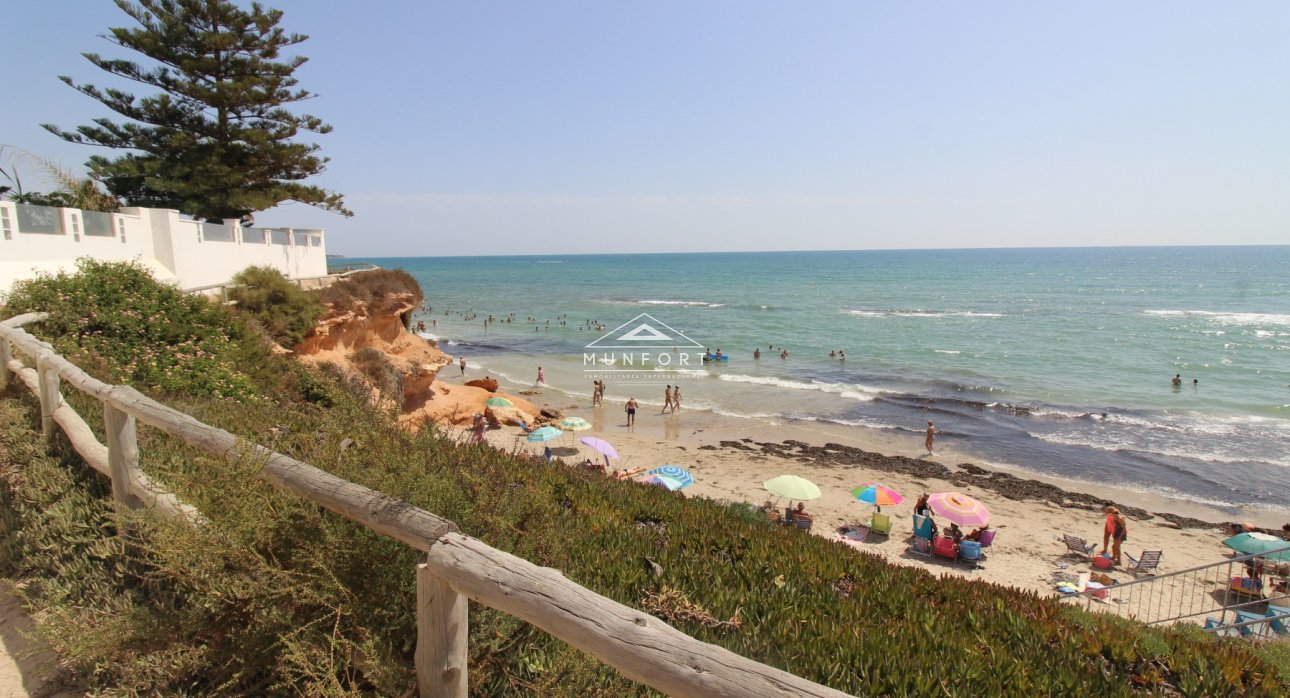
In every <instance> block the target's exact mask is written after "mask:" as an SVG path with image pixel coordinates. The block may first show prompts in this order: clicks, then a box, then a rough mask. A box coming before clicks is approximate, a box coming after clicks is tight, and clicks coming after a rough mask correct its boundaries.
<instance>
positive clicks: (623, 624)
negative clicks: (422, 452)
mask: <svg viewBox="0 0 1290 698" xmlns="http://www.w3.org/2000/svg"><path fill="white" fill-rule="evenodd" d="M45 317H47V316H46V315H45V314H44V313H29V314H26V315H20V316H17V317H14V318H11V319H9V320H6V321H4V322H0V389H4V388H6V387H7V386H8V384H9V383H10V382H12V381H18V382H21V383H23V384H25V385H26V386H27V387H28V388H29V389H30V390H31V391H32V392H33V393H34V394H35V395H36V396H37V397H39V399H40V416H41V430H42V432H43V433H44V434H45V436H46V437H51V436H52V435H53V433H54V426H55V425H57V426H58V427H60V428H62V430H63V432H64V433H65V434H66V435H67V438H68V440H69V441H70V442H71V444H72V447H73V448H75V449H76V451H77V452H78V453H80V455H81V457H83V458H84V459H85V461H86V462H87V463H88V464H89V465H90V467H92V468H94V469H95V470H97V471H99V472H100V473H103V474H104V475H107V476H108V477H109V478H111V480H112V495H113V498H114V499H115V500H116V501H117V502H118V503H119V505H120V506H127V507H153V508H155V509H156V510H157V511H159V512H162V513H163V514H165V515H168V516H172V517H175V518H179V519H183V520H187V521H190V522H192V523H193V524H194V525H202V524H203V522H204V521H205V519H204V518H203V517H202V515H201V513H200V512H198V511H197V510H195V509H194V508H193V507H192V506H190V505H188V504H185V503H184V502H181V501H180V500H179V499H178V498H177V497H175V496H174V495H173V494H171V493H168V492H165V491H163V490H162V489H161V488H160V487H158V486H157V485H156V483H154V482H153V481H152V480H151V479H150V478H149V477H148V476H147V475H146V474H144V473H143V472H142V471H141V470H140V469H139V449H138V445H137V442H136V440H135V428H136V425H137V423H140V422H142V423H143V424H146V425H148V426H150V427H153V428H155V429H157V430H159V431H162V432H164V433H166V434H169V435H170V436H172V437H175V438H177V439H180V440H182V441H184V442H185V443H188V444H190V445H192V446H195V447H197V448H200V449H202V450H204V451H207V452H208V453H211V454H214V455H216V456H221V457H225V456H228V455H230V454H243V453H248V452H249V453H254V454H257V455H259V456H261V457H263V458H264V459H265V464H264V466H263V468H262V469H261V470H260V475H261V476H262V477H263V478H264V479H265V480H267V481H268V482H269V483H271V484H272V485H273V486H275V487H278V488H280V489H283V490H286V491H288V492H291V493H292V494H295V495H297V496H299V497H303V498H304V499H307V500H309V501H311V502H313V503H315V504H318V505H320V506H322V507H324V508H326V509H328V510H330V511H332V512H334V513H336V514H339V515H341V516H343V517H345V518H347V519H350V520H352V521H355V522H357V523H359V524H362V525H363V526H366V527H367V528H369V529H371V530H373V531H376V532H377V533H381V534H383V535H386V536H390V537H391V538H394V539H396V540H399V541H402V542H403V543H405V544H407V545H410V546H412V547H413V548H416V549H418V550H421V551H423V552H425V558H424V562H422V563H421V564H418V565H417V567H416V570H415V574H416V580H417V584H416V587H417V600H416V604H417V613H416V617H417V645H416V652H415V660H414V661H415V664H416V672H417V685H418V688H419V690H420V695H422V696H436V697H438V696H443V697H445V698H447V697H451V698H463V697H464V696H466V695H467V683H466V679H467V667H466V658H467V627H468V626H467V599H471V600H474V601H475V602H477V603H482V604H484V605H486V606H489V607H491V608H495V609H498V610H500V611H504V612H506V613H509V614H511V615H513V616H515V617H517V618H520V619H522V620H524V621H526V622H528V623H531V624H532V625H534V626H536V627H538V628H541V629H542V630H544V631H546V632H548V633H550V634H552V635H554V636H556V637H558V638H560V639H561V640H563V641H565V642H567V643H568V644H570V645H572V646H574V647H577V648H578V649H580V650H582V651H583V652H586V653H587V654H590V655H591V656H593V657H596V658H597V659H600V660H601V661H603V662H605V663H607V664H609V665H611V666H613V667H614V668H615V669H617V670H618V671H619V672H621V673H622V674H623V675H624V676H626V677H627V678H629V679H632V680H633V681H638V682H640V683H643V684H646V685H648V686H652V687H653V688H656V689H658V690H660V691H662V692H664V693H667V694H669V695H673V696H695V697H696V698H698V697H710V696H729V697H731V698H735V697H738V698H746V697H747V696H783V697H784V698H788V697H789V696H829V697H840V696H846V695H847V694H845V693H842V692H840V691H837V690H834V689H832V688H828V687H827V686H821V685H819V684H816V683H812V682H810V681H807V680H805V679H803V678H801V677H798V676H794V675H792V674H789V673H787V672H785V671H782V670H780V669H776V668H774V667H770V666H766V665H764V664H760V663H758V662H754V661H752V660H751V659H748V658H746V657H742V656H740V655H738V654H735V653H733V652H731V651H729V650H726V649H724V648H722V647H718V646H716V645H710V644H708V643H705V642H700V641H699V640H696V639H694V638H692V637H690V636H689V635H686V634H685V633H682V632H681V631H679V630H677V629H675V628H673V627H672V626H670V625H668V624H667V623H664V622H663V621H661V620H659V619H657V618H655V617H653V616H651V615H649V614H647V613H644V612H642V611H639V610H637V609H634V608H631V607H629V606H624V605H623V604H620V603H617V602H615V601H613V600H611V599H608V598H605V597H604V596H601V595H599V594H596V593H595V592H593V591H591V590H589V589H586V588H583V587H582V586H579V585H577V584H575V583H573V582H571V581H569V580H568V579H565V577H564V575H562V574H561V573H560V572H559V570H555V569H551V568H547V567H538V566H537V565H534V564H532V563H530V562H528V561H526V560H524V559H521V558H518V557H515V556H514V555H510V554H509V553H506V552H503V551H501V550H497V549H495V548H493V547H491V546H489V545H487V544H486V543H484V542H483V541H480V540H478V539H475V538H472V537H470V536H467V535H464V534H462V533H460V532H459V531H458V530H457V526H456V525H455V524H454V523H453V522H451V521H448V520H447V519H443V518H441V517H438V516H435V515H434V514H431V513H430V512H427V511H424V510H422V509H419V508H417V507H414V506H412V505H410V504H408V503H407V502H404V501H401V500H399V499H395V498H393V497H389V496H386V495H384V494H381V493H380V492H376V491H374V490H371V489H368V488H366V487H363V486H362V485H358V484H355V483H352V482H349V481H348V480H344V479H341V478H339V477H336V476H334V475H331V474H330V473H327V472H324V471H322V470H319V469H318V468H315V467H313V466H312V465H309V464H308V463H303V462H301V461H298V460H295V459H294V458H291V457H289V456H285V455H282V454H281V453H276V452H274V451H271V450H269V449H267V448H265V447H263V446H260V445H258V444H249V443H247V442H245V441H242V440H240V439H238V438H237V437H236V436H234V435H232V434H230V433H228V432H227V431H224V430H223V429H218V428H216V427H212V426H210V425H208V424H203V423H202V422H199V421H197V420H196V419H194V418H193V417H192V416H190V415H187V414H184V413H182V412H179V411H177V410H174V409H171V408H170V407H167V406H165V405H162V404H161V403H159V402H156V401H155V400H152V399H150V398H148V397H146V396H144V395H143V394H141V393H139V392H138V391H136V390H135V389H133V388H130V387H128V386H121V385H109V384H107V383H104V382H102V381H99V380H97V379H95V378H93V377H91V376H90V375H89V374H87V373H85V372H84V371H82V370H81V369H80V368H78V367H77V366H76V365H75V364H73V363H71V362H70V361H68V360H66V359H64V358H63V357H62V356H59V355H58V354H57V353H56V352H55V351H54V349H53V347H51V346H50V345H49V344H48V343H46V342H42V341H40V340H39V339H36V338H35V337H33V336H31V335H29V334H27V332H25V331H24V330H22V329H21V327H22V326H23V325H25V324H27V323H31V322H38V321H40V320H43V319H45ZM15 348H16V349H18V350H19V351H21V352H22V354H25V355H26V356H27V357H29V358H30V359H32V360H33V361H34V362H35V366H34V367H32V366H28V365H25V364H24V363H23V362H22V361H21V360H19V359H18V358H16V357H15V356H14V349H15ZM63 383H66V384H68V385H70V386H72V387H73V388H75V389H77V390H79V391H81V392H83V393H85V394H87V395H91V396H93V397H95V398H97V399H98V400H99V401H100V402H102V403H103V421H104V426H105V431H106V434H107V442H108V443H107V445H106V446H105V445H103V444H101V443H99V442H98V440H97V439H95V437H94V433H93V431H91V430H90V427H89V425H87V424H86V423H85V420H83V419H81V417H80V415H78V414H77V413H76V411H75V410H73V409H72V408H71V406H70V405H68V404H67V403H66V402H64V401H63V397H62V393H61V392H60V386H61V385H62V384H63Z"/></svg>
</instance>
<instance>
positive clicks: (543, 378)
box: [537, 366, 546, 385]
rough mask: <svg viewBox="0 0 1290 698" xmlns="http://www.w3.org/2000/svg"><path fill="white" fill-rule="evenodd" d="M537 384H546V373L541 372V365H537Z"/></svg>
mask: <svg viewBox="0 0 1290 698" xmlns="http://www.w3.org/2000/svg"><path fill="white" fill-rule="evenodd" d="M537 384H538V385H546V374H545V373H543V372H542V367H541V366H538V377H537Z"/></svg>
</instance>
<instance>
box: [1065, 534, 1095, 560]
mask: <svg viewBox="0 0 1290 698" xmlns="http://www.w3.org/2000/svg"><path fill="white" fill-rule="evenodd" d="M1062 541H1063V542H1065V543H1066V550H1067V553H1066V554H1067V555H1070V554H1072V553H1074V554H1077V555H1082V556H1084V557H1093V551H1094V550H1096V549H1097V543H1085V542H1084V539H1083V538H1080V537H1079V536H1072V535H1070V534H1069V533H1067V534H1065V535H1063V536H1062Z"/></svg>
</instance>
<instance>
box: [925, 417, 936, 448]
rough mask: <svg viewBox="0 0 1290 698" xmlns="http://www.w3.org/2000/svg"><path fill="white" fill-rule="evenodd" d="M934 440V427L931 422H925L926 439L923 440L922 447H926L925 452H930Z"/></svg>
mask: <svg viewBox="0 0 1290 698" xmlns="http://www.w3.org/2000/svg"><path fill="white" fill-rule="evenodd" d="M935 440H936V425H935V424H932V420H930V419H929V420H927V438H926V439H924V440H923V445H924V446H926V447H927V452H928V453H931V452H932V442H934V441H935Z"/></svg>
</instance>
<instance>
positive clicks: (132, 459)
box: [103, 400, 140, 509]
mask: <svg viewBox="0 0 1290 698" xmlns="http://www.w3.org/2000/svg"><path fill="white" fill-rule="evenodd" d="M103 427H104V428H105V429H106V431H107V447H108V473H109V474H110V475H111V477H112V498H113V499H115V500H116V501H118V502H120V503H122V504H124V505H126V506H128V507H131V508H136V509H137V508H138V507H139V504H140V502H139V499H138V498H137V497H135V496H134V495H132V494H130V482H131V481H132V480H133V479H134V474H135V473H134V471H136V470H138V469H139V442H138V440H137V437H136V436H135V419H134V415H132V414H126V413H125V412H122V411H121V410H118V409H117V408H116V407H115V406H113V405H112V403H110V402H107V401H106V400H105V401H104V402H103Z"/></svg>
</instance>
